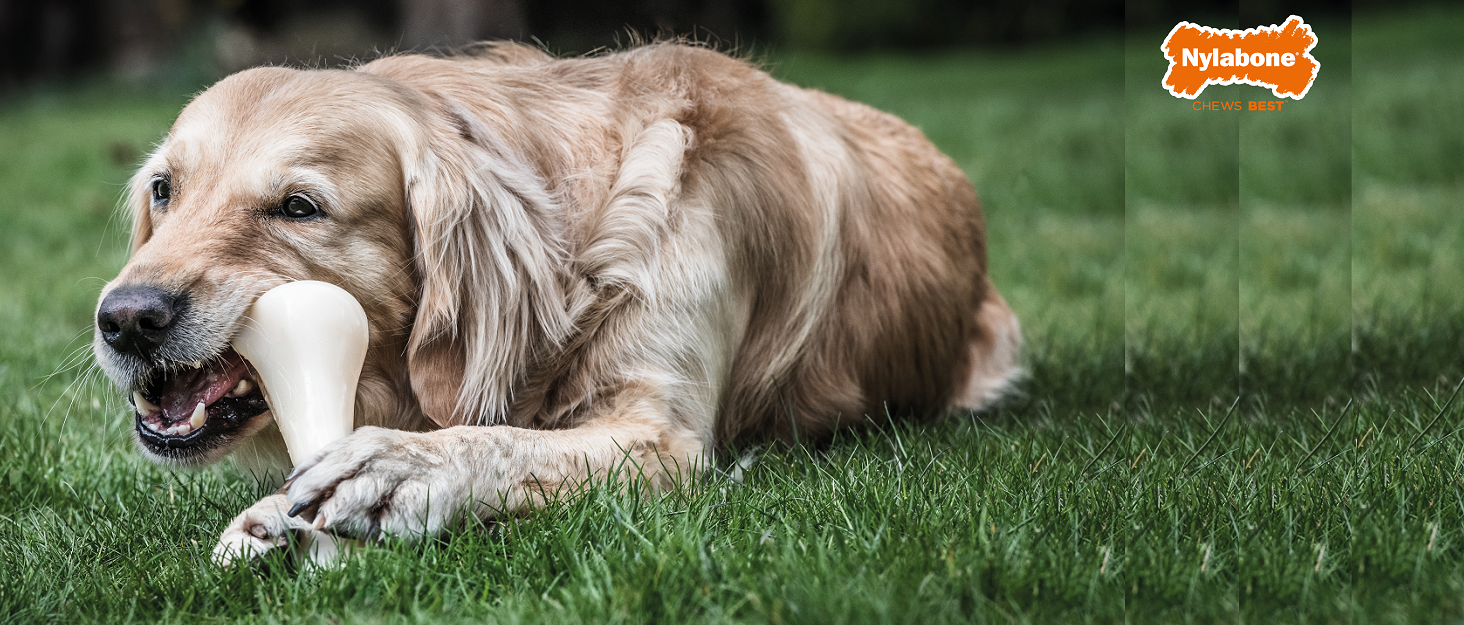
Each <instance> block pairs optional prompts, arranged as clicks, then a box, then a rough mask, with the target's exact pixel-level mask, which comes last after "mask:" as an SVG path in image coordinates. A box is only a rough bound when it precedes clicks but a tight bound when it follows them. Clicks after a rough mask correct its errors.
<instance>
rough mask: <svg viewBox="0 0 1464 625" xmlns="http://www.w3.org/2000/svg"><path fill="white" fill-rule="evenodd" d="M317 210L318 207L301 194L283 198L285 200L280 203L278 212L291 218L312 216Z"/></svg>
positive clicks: (318, 210)
mask: <svg viewBox="0 0 1464 625" xmlns="http://www.w3.org/2000/svg"><path fill="white" fill-rule="evenodd" d="M319 212H320V209H318V208H316V207H315V203H314V202H311V201H310V198H307V197H305V196H303V195H292V196H290V197H287V198H285V202H284V203H283V204H281V205H280V214H282V215H284V216H286V217H289V218H291V219H304V218H306V217H314V216H315V214H316V213H319Z"/></svg>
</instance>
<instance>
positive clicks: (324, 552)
mask: <svg viewBox="0 0 1464 625" xmlns="http://www.w3.org/2000/svg"><path fill="white" fill-rule="evenodd" d="M368 339H369V332H368V330H367V327H366V311H364V310H362V309H361V303H360V302H357V301H356V298H354V297H352V296H351V294H350V293H347V292H346V290H345V289H342V288H340V287H338V286H336V285H334V284H329V283H326V282H316V281H313V280H304V281H300V282H290V283H288V284H284V285H281V286H277V287H275V288H273V289H270V290H269V291H267V292H265V294H264V295H261V296H260V297H259V299H258V300H256V301H255V302H254V306H252V307H251V308H250V309H249V314H248V315H247V316H246V317H245V321H244V327H243V329H241V330H240V331H239V335H238V336H237V337H235V338H234V350H235V351H237V352H239V355H241V356H243V357H244V359H245V360H248V361H249V364H251V365H253V366H254V370H255V371H256V372H258V374H259V386H260V390H262V391H263V392H264V399H265V401H266V402H268V403H269V410H270V413H271V414H272V415H273V416H274V420H275V424H276V425H278V426H279V428H280V433H281V434H283V435H284V437H285V447H286V448H287V449H288V450H289V452H290V462H291V463H293V464H294V465H295V466H299V465H300V463H301V462H304V461H305V460H308V459H309V458H310V457H311V456H313V455H315V452H317V451H320V450H321V449H322V448H324V447H325V446H326V445H329V444H331V443H333V442H335V441H337V440H340V439H342V438H345V437H346V436H347V435H349V434H350V433H351V430H353V429H354V426H355V420H356V419H355V415H356V410H355V408H356V382H358V381H359V380H360V378H361V364H362V363H364V362H365V361H366V343H367V340H368ZM234 390H235V391H236V392H238V393H239V394H241V395H242V394H244V393H247V392H249V388H248V385H247V384H245V383H244V381H242V380H241V381H240V384H239V385H238V386H236V387H235V388H234ZM304 539H305V545H306V550H307V553H308V554H309V558H310V562H311V563H313V564H315V565H316V566H330V565H332V564H334V563H336V562H337V561H339V558H340V554H341V552H343V551H345V550H347V549H349V548H350V547H351V546H353V545H356V544H357V543H356V541H350V540H346V539H338V538H335V537H334V536H331V535H330V534H327V533H325V532H319V531H311V530H307V531H306V532H305V536H304Z"/></svg>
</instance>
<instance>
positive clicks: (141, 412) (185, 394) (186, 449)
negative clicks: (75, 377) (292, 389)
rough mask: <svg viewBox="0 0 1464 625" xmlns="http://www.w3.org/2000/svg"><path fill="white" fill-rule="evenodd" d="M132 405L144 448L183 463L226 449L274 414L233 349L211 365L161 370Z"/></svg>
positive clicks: (137, 392) (136, 392)
mask: <svg viewBox="0 0 1464 625" xmlns="http://www.w3.org/2000/svg"><path fill="white" fill-rule="evenodd" d="M131 400H132V405H133V407H134V408H135V409H136V411H137V434H138V438H139V439H140V440H141V442H142V443H143V445H145V446H146V447H148V448H149V449H150V450H151V451H153V452H154V453H156V454H158V455H160V456H165V457H169V458H174V459H178V460H188V459H191V458H194V457H197V456H201V455H203V454H204V453H205V452H207V451H209V450H211V449H213V448H215V447H218V446H220V445H222V444H223V443H224V442H225V440H226V439H228V438H229V435H231V434H234V433H235V432H236V431H237V430H239V429H240V428H242V427H243V426H244V425H245V424H246V423H248V421H249V420H250V419H252V418H254V417H256V416H259V415H260V414H263V413H264V412H265V411H266V410H268V409H269V404H268V403H266V402H265V399H264V393H263V392H261V390H260V387H259V382H258V381H257V380H256V378H255V376H254V372H253V371H252V370H251V369H250V367H249V363H247V362H246V361H245V360H244V358H243V357H242V356H240V355H239V353H238V352H236V351H234V349H233V348H232V347H230V348H228V349H226V350H225V351H224V352H223V353H221V354H219V355H218V356H215V357H213V358H210V359H209V360H207V361H202V362H194V363H174V364H173V365H172V366H164V367H160V368H159V369H158V370H156V371H155V372H154V374H153V375H152V376H150V380H149V381H148V383H146V384H144V385H143V387H142V388H141V389H138V390H134V391H133V392H132V397H131Z"/></svg>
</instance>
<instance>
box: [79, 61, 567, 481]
mask: <svg viewBox="0 0 1464 625" xmlns="http://www.w3.org/2000/svg"><path fill="white" fill-rule="evenodd" d="M450 106H451V105H449V104H445V103H444V102H443V101H441V100H435V99H432V98H428V97H425V96H423V95H422V94H421V93H419V92H417V91H414V90H412V89H408V88H406V87H404V86H402V85H401V84H399V83H396V82H394V81H392V80H389V79H386V78H382V77H379V76H374V75H371V74H369V73H363V72H359V71H300V70H292V69H283V68H262V69H256V70H250V71H247V72H243V73H240V74H236V75H234V76H231V77H229V78H227V79H225V80H223V81H222V82H220V83H218V84H217V85H215V86H214V87H212V88H210V89H209V90H207V91H205V92H204V93H203V94H201V95H200V96H198V97H197V98H196V99H195V100H194V101H193V102H192V103H190V104H189V105H188V106H187V107H186V108H185V109H184V110H183V112H182V113H181V114H180V115H179V117H178V119H177V121H176V123H175V124H174V125H173V127H172V129H171V130H170V132H169V134H168V135H167V137H166V138H165V139H164V140H163V142H162V143H161V145H160V146H159V147H158V149H157V150H156V152H155V153H154V154H152V155H151V157H150V158H149V159H148V160H147V162H146V163H145V164H144V165H143V166H142V168H141V169H140V170H139V171H138V172H137V174H136V175H135V176H134V177H133V179H132V182H131V185H130V187H129V190H128V193H127V196H126V200H125V201H126V203H127V205H128V207H129V209H130V210H131V212H132V215H133V234H132V257H131V259H130V260H129V262H128V263H127V265H126V267H124V268H123V270H122V272H121V273H120V275H118V276H117V278H116V279H115V280H113V281H112V282H110V283H108V284H107V286H106V287H105V288H104V289H103V291H102V294H101V298H100V302H99V305H98V307H97V315H96V328H95V339H94V345H93V347H94V351H95V353H96V357H97V361H98V362H99V363H100V365H101V367H102V368H103V370H104V371H106V373H107V374H108V375H109V376H110V377H111V378H112V380H113V381H114V382H115V383H116V384H117V385H118V386H119V387H120V388H121V389H122V390H123V392H124V393H126V395H127V396H128V397H129V398H130V402H131V403H132V405H133V408H134V409H135V413H136V432H137V439H138V442H139V444H140V446H141V448H142V449H143V450H144V451H145V452H146V453H147V454H148V455H149V456H151V457H152V458H154V459H156V460H163V461H172V462H181V463H186V464H201V463H206V462H211V461H214V460H217V459H219V458H220V457H222V456H224V455H225V454H227V453H228V452H229V451H230V450H232V449H233V448H234V447H235V446H237V445H238V444H239V443H240V442H241V441H242V440H244V439H246V438H247V437H249V436H250V435H251V434H254V433H256V432H258V431H260V430H261V429H262V428H265V427H266V426H267V425H268V424H269V422H270V415H269V413H268V405H267V404H266V402H265V399H264V396H263V394H262V393H261V392H260V389H259V385H258V382H257V381H256V379H255V376H254V373H253V372H252V371H251V369H250V366H249V365H248V363H246V362H245V361H244V360H243V359H242V358H241V357H240V356H239V354H237V353H236V352H235V351H234V349H233V348H232V347H231V345H230V341H231V339H232V338H233V337H234V335H235V334H236V332H237V331H238V330H239V328H240V326H241V319H242V316H243V315H244V314H245V312H246V311H247V310H248V309H249V307H250V305H251V304H252V303H253V302H254V300H255V299H256V298H258V297H259V296H260V295H261V294H263V293H264V292H265V291H267V290H269V289H270V288H272V287H275V286H278V285H280V284H283V283H285V282H287V281H291V280H300V279H313V280H323V281H327V282H331V283H334V284H336V285H339V286H340V287H342V288H344V289H345V290H346V291H348V292H350V293H351V294H352V295H353V296H355V297H356V299H357V300H359V301H360V302H361V304H362V306H363V307H364V308H365V309H366V313H367V317H368V319H369V322H370V334H371V350H370V351H369V352H368V356H367V366H366V368H365V370H363V372H362V379H361V386H360V390H359V391H358V394H357V406H358V410H357V421H358V423H357V424H358V425H361V424H362V422H363V418H362V413H363V412H371V411H375V413H377V414H378V415H380V416H378V417H377V418H376V419H370V418H367V419H364V421H368V422H369V421H372V420H375V421H378V422H379V421H382V420H386V421H388V422H393V421H394V424H397V425H400V424H402V423H403V422H405V421H410V419H411V418H412V416H413V415H412V414H406V413H415V416H416V417H421V416H422V415H423V414H425V415H427V416H429V417H431V418H432V419H434V420H436V421H437V422H439V423H448V422H453V421H459V422H460V421H467V420H472V419H474V418H481V417H482V416H483V414H482V410H481V409H478V408H473V409H466V410H465V409H463V408H462V406H463V405H471V406H475V407H478V406H480V405H487V404H484V403H483V401H477V400H481V399H484V398H485V397H487V395H491V394H492V393H493V392H497V391H496V389H497V387H496V386H494V383H492V382H491V381H490V382H488V383H484V384H468V385H466V386H464V384H463V370H464V367H465V366H467V365H469V364H474V363H476V362H477V361H478V360H482V361H483V362H488V361H490V360H492V359H493V358H495V357H496V358H497V359H498V360H499V361H504V362H501V363H498V364H502V365H506V366H512V365H514V364H516V363H515V362H509V361H512V360H513V359H514V358H516V357H518V354H519V352H521V351H523V350H527V349H529V343H531V341H529V340H528V339H526V338H525V337H524V336H523V332H522V331H516V330H515V328H524V327H531V326H533V325H534V323H532V321H531V320H528V319H527V318H525V317H523V316H522V315H521V314H520V313H523V315H532V314H533V311H532V310H528V309H526V307H530V308H531V306H530V305H528V304H521V303H520V301H516V300H515V299H512V298H517V299H518V300H522V301H528V300H530V299H533V298H530V297H527V296H526V295H527V290H532V289H533V285H532V283H534V282H535V281H536V280H537V279H538V278H539V277H542V276H527V277H526V276H524V275H522V270H520V269H518V268H517V267H518V265H520V264H522V263H521V261H524V260H529V261H532V260H534V259H533V258H529V259H525V258H523V254H529V255H531V256H532V254H535V253H537V254H540V255H542V254H550V253H553V250H554V249H555V248H554V246H553V245H546V242H545V241H543V240H540V238H541V237H540V236H539V235H540V234H542V231H543V230H544V228H543V227H542V226H543V224H540V223H536V222H535V221H534V220H535V215H538V214H547V212H548V211H547V208H548V206H547V205H548V204H549V202H548V200H547V199H545V198H547V196H546V195H545V194H544V193H543V191H542V189H543V185H542V183H539V184H538V185H537V188H538V189H539V191H538V192H537V193H538V194H537V195H536V192H535V190H534V189H533V188H528V189H517V188H512V187H511V186H509V185H507V184H505V183H504V180H505V179H507V180H514V176H518V177H519V178H523V177H524V176H525V175H527V176H528V179H529V180H531V179H533V174H532V173H530V174H524V173H523V172H522V171H521V170H523V169H524V167H523V166H522V164H515V163H511V162H507V161H505V160H504V159H502V158H496V157H495V155H494V154H493V153H492V151H491V150H490V149H488V148H487V147H485V145H484V144H483V142H482V141H474V140H473V137H472V136H471V132H470V129H469V127H470V126H471V125H472V124H471V123H470V122H467V121H464V120H463V118H462V116H460V115H453V114H451V111H450V110H449V109H447V108H444V107H450ZM485 171H486V172H488V173H486V174H485V173H484V172H485ZM529 186H531V187H532V186H533V185H532V184H530V185H529ZM535 199H538V200H539V203H540V204H543V205H542V206H537V205H534V200H535ZM536 211H537V212H536ZM525 229H527V230H532V232H528V231H525V232H518V230H525ZM515 236H517V237H518V238H519V239H521V240H519V241H513V240H512V239H513V237H515ZM534 244H537V245H538V246H539V247H540V248H541V249H542V250H547V251H540V252H531V251H518V252H517V253H515V250H513V249H512V248H513V247H514V246H515V245H534ZM541 264H542V263H541ZM551 282H552V280H551ZM478 289H488V290H490V291H491V294H489V293H480V295H483V296H484V297H482V298H481V299H478V300H473V301H467V300H469V299H471V298H465V297H464V295H463V294H464V292H467V291H470V290H478ZM484 306H497V309H495V310H485V309H484V308H483V307H484ZM466 308H471V309H472V310H471V312H474V313H477V314H476V315H474V316H472V317H471V318H470V317H469V316H467V315H465V314H464V313H466V312H469V311H467V310H465V309H466ZM487 325H492V326H493V327H491V328H490V327H484V326H487ZM505 327H506V328H507V329H505ZM509 343H517V344H518V345H517V346H516V347H513V346H507V345H506V344H509ZM515 349H517V350H519V351H514V350H515ZM495 350H496V351H495ZM505 354H506V355H505ZM490 371H492V370H491V369H490ZM408 377H410V382H409V383H408V382H407V379H408ZM490 377H491V376H490ZM404 385H408V386H407V387H406V389H405V390H404V391H403V390H402V389H403V386H404ZM413 391H415V393H414V392H413ZM414 394H415V395H416V396H418V397H421V398H422V399H421V400H417V399H415V398H414V397H413V395H414ZM402 395H406V397H405V398H403V397H401V396H402ZM463 397H468V398H470V399H473V400H475V401H469V402H460V401H459V400H460V398H463ZM488 399H490V400H492V401H497V402H498V403H499V404H501V403H502V402H501V400H499V399H497V398H496V397H492V398H488ZM489 403H491V402H489ZM382 404H386V405H382ZM475 411H476V414H470V413H474V412H475Z"/></svg>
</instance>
